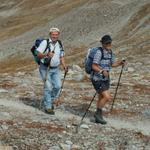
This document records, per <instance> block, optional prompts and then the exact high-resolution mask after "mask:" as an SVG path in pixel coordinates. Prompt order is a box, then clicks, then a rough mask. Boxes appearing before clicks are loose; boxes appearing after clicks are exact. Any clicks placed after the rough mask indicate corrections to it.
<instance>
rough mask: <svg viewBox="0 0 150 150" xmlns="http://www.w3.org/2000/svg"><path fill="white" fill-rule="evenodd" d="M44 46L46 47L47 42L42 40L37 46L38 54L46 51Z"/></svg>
mask: <svg viewBox="0 0 150 150" xmlns="http://www.w3.org/2000/svg"><path fill="white" fill-rule="evenodd" d="M46 46H47V41H46V40H43V41H42V42H41V44H40V45H39V47H38V48H37V51H38V52H40V53H43V52H44V51H45V49H46Z"/></svg>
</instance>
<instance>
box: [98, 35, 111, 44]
mask: <svg viewBox="0 0 150 150" xmlns="http://www.w3.org/2000/svg"><path fill="white" fill-rule="evenodd" d="M100 42H102V44H108V43H111V42H112V38H111V37H110V35H104V36H103V37H102V38H101V40H100Z"/></svg>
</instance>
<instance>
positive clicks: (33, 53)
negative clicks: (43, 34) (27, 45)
mask: <svg viewBox="0 0 150 150" xmlns="http://www.w3.org/2000/svg"><path fill="white" fill-rule="evenodd" d="M44 40H46V41H47V46H46V48H45V50H44V53H45V52H46V50H47V48H49V39H43V38H40V39H36V41H35V43H34V45H33V46H32V48H31V52H32V55H33V57H34V61H35V62H36V63H37V64H38V65H40V58H39V57H38V51H37V48H38V47H39V46H40V44H41V43H42V41H44Z"/></svg>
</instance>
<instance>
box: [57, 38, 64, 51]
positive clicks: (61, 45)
mask: <svg viewBox="0 0 150 150" xmlns="http://www.w3.org/2000/svg"><path fill="white" fill-rule="evenodd" d="M58 43H59V45H60V48H61V49H62V50H64V49H63V44H62V42H61V40H58Z"/></svg>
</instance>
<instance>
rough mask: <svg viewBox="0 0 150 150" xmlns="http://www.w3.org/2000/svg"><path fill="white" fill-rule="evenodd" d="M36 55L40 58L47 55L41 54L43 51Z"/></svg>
mask: <svg viewBox="0 0 150 150" xmlns="http://www.w3.org/2000/svg"><path fill="white" fill-rule="evenodd" d="M38 57H39V58H40V59H42V58H45V57H47V54H43V53H40V52H39V53H38Z"/></svg>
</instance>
